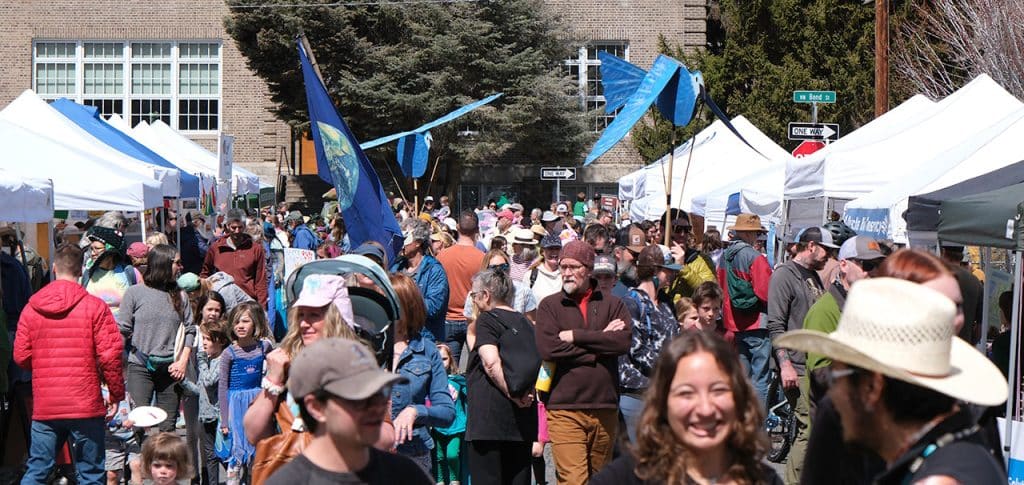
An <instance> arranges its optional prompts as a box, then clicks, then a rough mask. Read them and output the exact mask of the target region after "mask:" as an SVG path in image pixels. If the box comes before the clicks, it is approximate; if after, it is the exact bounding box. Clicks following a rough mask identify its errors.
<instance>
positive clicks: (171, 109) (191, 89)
mask: <svg viewBox="0 0 1024 485" xmlns="http://www.w3.org/2000/svg"><path fill="white" fill-rule="evenodd" d="M33 53H34V58H33V63H34V70H33V73H34V79H33V86H35V89H36V93H38V94H39V95H40V96H41V97H43V98H44V99H47V100H54V99H57V98H60V97H67V98H70V99H73V100H74V101H76V102H79V103H82V104H85V105H89V106H95V107H96V108H98V109H99V111H100V113H101V114H102V115H104V116H109V115H113V114H117V115H120V116H122V117H125V118H126V119H128V120H130V122H131V124H132V126H135V125H136V124H138V123H140V122H142V121H146V122H153V121H156V120H161V121H163V122H164V123H167V124H168V125H170V126H171V127H172V128H176V129H178V130H181V131H194V132H212V131H217V130H219V129H220V97H221V88H220V87H221V68H220V66H221V44H220V43H219V42H111V41H37V42H35V44H34V45H33Z"/></svg>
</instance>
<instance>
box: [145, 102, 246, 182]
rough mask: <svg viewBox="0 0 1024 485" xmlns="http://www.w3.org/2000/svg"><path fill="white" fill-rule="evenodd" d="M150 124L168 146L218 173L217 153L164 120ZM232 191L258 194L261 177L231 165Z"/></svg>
mask: <svg viewBox="0 0 1024 485" xmlns="http://www.w3.org/2000/svg"><path fill="white" fill-rule="evenodd" d="M149 126H150V128H151V129H152V130H153V132H154V133H155V135H156V136H157V137H159V138H160V139H161V140H163V142H164V143H165V144H166V145H167V146H169V147H171V148H172V149H174V150H177V151H179V152H180V153H181V154H182V155H184V156H187V157H190V158H191V159H192V160H194V161H195V162H196V163H199V164H201V165H203V166H204V167H206V168H207V169H208V170H210V171H212V173H213V174H217V172H218V170H219V169H218V167H219V166H220V161H219V160H218V158H217V154H216V153H212V152H210V151H209V150H207V149H205V148H203V147H202V146H200V145H199V144H198V143H196V142H194V141H192V140H190V139H188V138H186V137H185V136H184V135H182V134H181V133H178V132H177V131H175V130H174V128H171V127H170V126H167V124H166V123H164V122H163V121H159V120H157V121H154V122H153V123H151V124H150V125H149ZM231 191H232V193H234V194H238V195H242V194H258V193H259V192H260V178H259V176H257V175H256V174H254V173H252V172H250V171H248V170H246V169H244V168H242V167H239V166H238V165H237V164H235V165H233V166H232V167H231Z"/></svg>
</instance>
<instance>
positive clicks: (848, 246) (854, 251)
mask: <svg viewBox="0 0 1024 485" xmlns="http://www.w3.org/2000/svg"><path fill="white" fill-rule="evenodd" d="M838 257H839V259H840V260H844V259H859V260H861V261H870V260H872V259H882V258H884V257H885V255H884V254H882V249H881V247H880V246H879V245H878V241H875V240H874V239H872V238H870V237H868V236H853V237H851V238H849V239H847V240H846V242H844V243H843V245H842V246H839V256H838Z"/></svg>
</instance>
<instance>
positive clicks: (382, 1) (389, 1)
mask: <svg viewBox="0 0 1024 485" xmlns="http://www.w3.org/2000/svg"><path fill="white" fill-rule="evenodd" d="M481 1H485V0H379V1H349V2H333V3H291V4H280V3H264V4H259V5H229V6H228V8H229V9H235V10H239V9H258V8H304V7H372V6H379V7H383V6H402V5H415V4H423V3H478V2H481Z"/></svg>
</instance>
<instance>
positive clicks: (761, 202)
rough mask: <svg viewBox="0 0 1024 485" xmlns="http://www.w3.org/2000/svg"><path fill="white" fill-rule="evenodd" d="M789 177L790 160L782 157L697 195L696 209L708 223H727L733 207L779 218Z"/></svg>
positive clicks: (764, 216) (720, 226)
mask: <svg viewBox="0 0 1024 485" xmlns="http://www.w3.org/2000/svg"><path fill="white" fill-rule="evenodd" d="M785 181H786V161H785V160H780V161H778V162H777V163H772V164H771V165H769V166H767V167H765V168H762V169H760V170H757V171H756V172H754V173H751V174H749V175H747V176H745V177H742V178H739V179H737V180H735V181H732V182H730V183H727V184H725V185H722V186H721V187H718V188H716V189H714V190H711V191H708V192H705V193H703V194H700V195H698V196H696V197H694V198H693V213H694V214H697V215H699V216H702V217H704V221H705V223H707V224H715V225H718V227H719V228H724V227H725V226H726V223H727V222H728V212H729V209H730V208H733V209H738V210H739V211H740V212H746V213H750V214H757V215H758V216H760V217H761V219H763V220H767V221H775V222H778V220H779V218H780V216H781V215H782V186H783V185H784V184H785ZM731 205H734V206H735V207H731Z"/></svg>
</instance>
